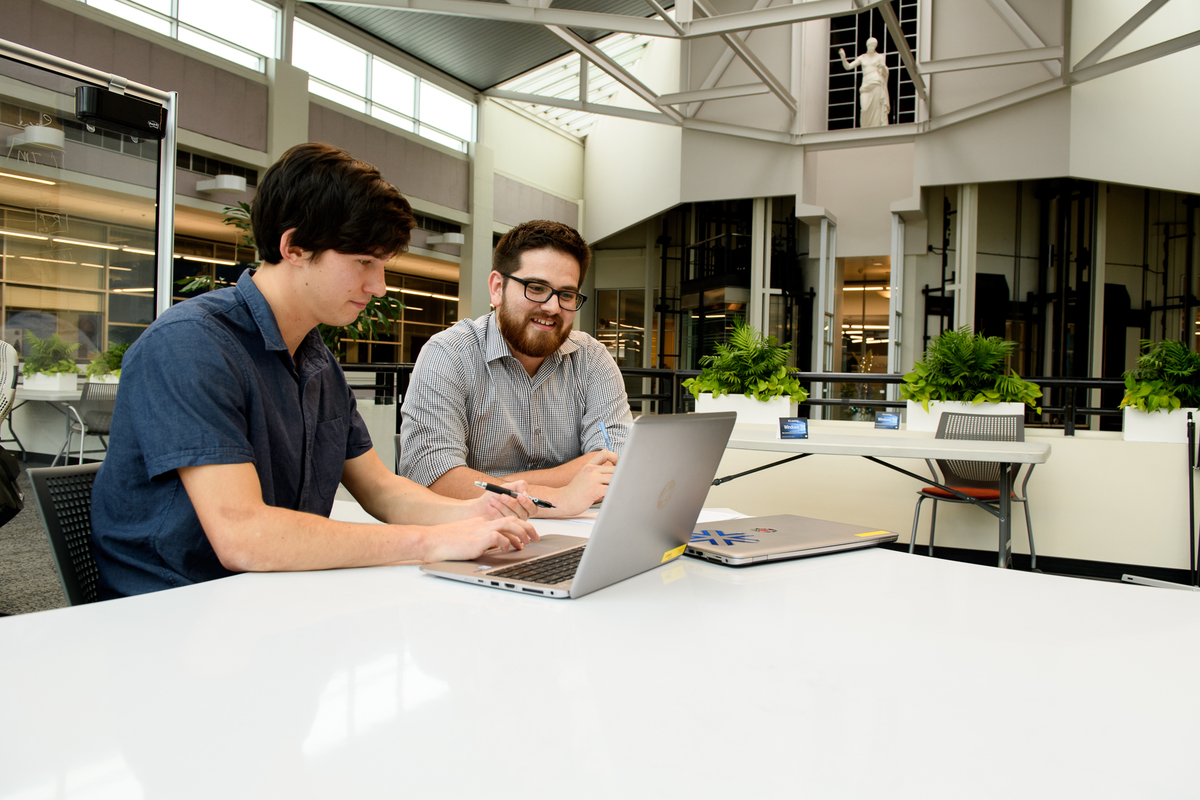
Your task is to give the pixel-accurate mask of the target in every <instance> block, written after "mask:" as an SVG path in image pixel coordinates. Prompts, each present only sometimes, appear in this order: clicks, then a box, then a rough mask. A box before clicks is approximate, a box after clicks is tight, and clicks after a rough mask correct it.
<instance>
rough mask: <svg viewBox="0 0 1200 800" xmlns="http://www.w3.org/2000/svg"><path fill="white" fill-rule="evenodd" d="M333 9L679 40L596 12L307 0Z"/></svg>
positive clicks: (664, 29)
mask: <svg viewBox="0 0 1200 800" xmlns="http://www.w3.org/2000/svg"><path fill="white" fill-rule="evenodd" d="M303 1H304V2H309V3H316V2H319V3H320V4H321V5H331V6H354V7H357V8H383V9H388V10H394V11H415V12H419V13H424V14H444V15H447V16H452V17H472V18H475V19H492V20H498V21H501V22H522V23H526V24H530V25H547V26H549V25H560V26H564V27H571V28H591V29H593V30H599V31H612V32H614V33H638V34H642V35H643V36H658V37H663V38H671V39H674V38H678V34H677V33H676V31H675V29H674V28H673V27H672V26H671V25H668V24H667V23H666V22H664V21H663V20H661V19H654V18H653V17H633V16H628V15H626V14H604V13H599V12H594V11H571V10H570V9H562V8H539V7H535V6H518V5H512V4H509V3H488V2H483V0H303Z"/></svg>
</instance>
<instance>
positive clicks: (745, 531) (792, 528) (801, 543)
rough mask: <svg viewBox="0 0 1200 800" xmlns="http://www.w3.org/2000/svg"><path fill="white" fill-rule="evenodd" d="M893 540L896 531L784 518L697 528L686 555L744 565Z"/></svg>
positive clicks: (778, 517) (833, 551) (708, 525)
mask: <svg viewBox="0 0 1200 800" xmlns="http://www.w3.org/2000/svg"><path fill="white" fill-rule="evenodd" d="M894 541H896V534H894V533H892V532H891V531H881V530H879V529H878V528H865V527H863V526H862V525H849V524H847V523H844V522H830V521H829V520H824V519H811V518H809V517H797V516H794V515H792V514H779V515H777V516H774V517H746V518H744V519H727V520H721V521H719V522H707V523H704V524H703V525H697V526H696V529H695V531H694V532H693V533H692V540H691V541H690V542H689V543H688V546H687V551H686V552H687V554H688V555H689V556H695V557H696V558H703V559H704V560H706V561H713V562H716V563H717V564H728V565H729V566H733V567H742V566H745V565H747V564H755V563H759V562H763V561H782V560H784V559H788V558H804V557H805V556H816V555H821V554H822V553H839V552H841V551H843V550H857V549H858V548H861V547H871V546H872V545H877V544H880V543H882V542H894Z"/></svg>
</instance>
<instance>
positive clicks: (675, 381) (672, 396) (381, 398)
mask: <svg viewBox="0 0 1200 800" xmlns="http://www.w3.org/2000/svg"><path fill="white" fill-rule="evenodd" d="M342 368H343V369H344V370H345V371H346V372H348V373H374V375H375V382H374V383H365V384H364V383H356V384H353V387H354V389H355V390H356V391H359V392H363V391H371V392H372V393H373V395H372V397H373V400H374V402H375V404H376V405H394V406H395V407H396V430H397V431H399V430H400V403H401V401H402V399H403V397H404V393H405V392H407V391H408V382H409V379H410V378H411V376H412V370H413V365H412V364H396V363H391V364H344V365H343V366H342ZM699 374H700V370H695V369H655V368H642V367H624V368H622V369H621V375H622V376H624V377H626V378H648V379H649V381H650V384H649V388H648V389H646V390H644V391H639V392H630V394H629V399H630V400H634V401H637V400H641V401H652V402H655V403H657V404H658V406H657V410H658V413H660V414H670V413H683V412H685V411H689V410H691V408H692V403H693V401H692V396H691V394H690V393H689V392H688V391H687V390H686V389H684V388H683V386H682V384H683V382H684V381H685V380H687V379H688V378H692V377H695V376H697V375H699ZM792 374H793V375H794V376H795V377H796V378H797V379H798V380H799V381H800V382H801V383H802V384H803V385H804V387H805V388H806V389H808V390H809V391H810V392H811V390H812V386H813V384H814V383H858V384H899V383H903V381H904V376H903V375H899V374H895V373H875V372H793V373H792ZM1026 380H1029V381H1032V382H1033V383H1036V384H1037V385H1038V386H1040V387H1042V391H1043V393H1044V394H1043V402H1042V405H1041V409H1042V411H1041V413H1040V414H1037V413H1035V412H1033V411H1032V410H1030V411H1027V420H1028V421H1027V424H1030V425H1041V426H1043V427H1049V428H1057V427H1061V428H1062V429H1063V435H1065V436H1074V435H1075V430H1076V429H1077V428H1078V427H1081V426H1086V425H1087V424H1088V423H1087V422H1086V421H1087V420H1090V419H1091V418H1093V417H1103V416H1119V415H1120V414H1121V410H1120V409H1119V408H1118V407H1117V406H1116V405H1103V404H1102V405H1099V406H1093V405H1090V400H1089V399H1088V396H1087V393H1088V392H1090V391H1093V390H1110V391H1111V390H1118V391H1117V392H1116V393H1118V394H1119V393H1123V391H1124V388H1125V383H1124V381H1122V380H1121V379H1120V378H1036V377H1035V378H1027V379H1026ZM364 399H366V398H362V397H361V395H360V402H362V400H364ZM1118 402H1119V401H1118ZM804 406H811V407H815V406H835V407H852V408H880V409H882V408H904V407H905V402H904V401H903V400H871V399H865V398H854V397H811V396H810V397H809V398H808V399H807V400H805V401H804V403H803V404H802V407H804ZM1081 420H1082V422H1081Z"/></svg>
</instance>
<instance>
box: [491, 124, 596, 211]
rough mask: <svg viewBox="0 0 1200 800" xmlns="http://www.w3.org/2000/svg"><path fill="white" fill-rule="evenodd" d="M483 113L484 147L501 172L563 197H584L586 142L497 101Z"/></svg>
mask: <svg viewBox="0 0 1200 800" xmlns="http://www.w3.org/2000/svg"><path fill="white" fill-rule="evenodd" d="M482 111H483V115H482V116H483V119H482V121H481V125H480V132H481V133H482V134H483V141H482V143H483V144H485V145H486V146H488V147H490V148H492V151H493V152H494V153H495V158H496V162H495V168H496V171H497V172H501V173H504V174H506V175H510V176H512V177H515V178H517V179H519V180H520V181H521V182H523V183H527V184H529V185H531V186H535V187H537V188H539V189H542V190H544V191H547V192H550V193H551V194H557V195H559V196H561V197H565V198H569V199H573V200H579V199H581V198H582V197H583V150H584V147H583V140H581V139H577V138H575V137H574V136H570V135H568V134H565V133H563V132H561V131H559V130H557V129H554V130H552V129H550V128H548V127H547V126H545V125H542V124H541V123H539V122H535V121H534V120H531V119H529V118H528V117H526V116H524V115H523V114H521V113H520V112H518V111H514V110H513V109H511V108H509V107H508V106H505V105H502V104H501V103H498V102H496V101H494V100H487V101H486V102H484V103H483V104H482Z"/></svg>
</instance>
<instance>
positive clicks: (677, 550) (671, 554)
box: [659, 544, 687, 564]
mask: <svg viewBox="0 0 1200 800" xmlns="http://www.w3.org/2000/svg"><path fill="white" fill-rule="evenodd" d="M685 549H687V545H686V544H681V545H679V547H676V548H675V549H674V550H668V551H667V552H665V553H663V560H662V561H660V562H659V563H660V564H665V563H667V562H668V561H670V560H671V559H672V558H676V557H678V556H681V555H683V551H684V550H685Z"/></svg>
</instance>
